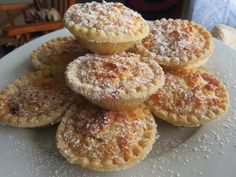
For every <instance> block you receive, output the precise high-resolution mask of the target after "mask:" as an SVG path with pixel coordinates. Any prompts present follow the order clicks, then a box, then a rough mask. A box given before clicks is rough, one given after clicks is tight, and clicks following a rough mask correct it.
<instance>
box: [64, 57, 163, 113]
mask: <svg viewBox="0 0 236 177" xmlns="http://www.w3.org/2000/svg"><path fill="white" fill-rule="evenodd" d="M65 74H66V81H67V84H68V86H69V87H70V88H71V89H72V90H73V91H74V92H76V93H78V94H81V95H82V96H84V97H86V98H87V99H88V100H90V101H91V102H93V103H94V104H96V105H98V106H100V107H103V108H107V109H112V110H123V109H130V108H134V107H136V106H137V105H139V104H141V103H142V102H143V101H145V100H146V99H148V97H149V96H151V95H152V94H153V93H155V92H156V91H157V89H158V88H160V87H161V86H162V85H163V83H164V72H163V71H162V68H161V67H160V66H159V65H158V63H157V62H156V61H155V60H151V59H149V58H147V57H142V56H140V55H138V54H133V53H124V52H123V53H120V54H114V55H97V54H87V55H85V56H81V57H78V59H76V60H74V61H73V62H71V63H69V65H68V67H67V70H66V73H65Z"/></svg>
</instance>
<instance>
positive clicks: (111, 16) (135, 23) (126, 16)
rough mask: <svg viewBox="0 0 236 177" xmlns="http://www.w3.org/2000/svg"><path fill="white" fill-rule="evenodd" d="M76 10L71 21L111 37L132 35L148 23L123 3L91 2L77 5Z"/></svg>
mask: <svg viewBox="0 0 236 177" xmlns="http://www.w3.org/2000/svg"><path fill="white" fill-rule="evenodd" d="M76 9H77V10H76V12H75V13H74V14H72V15H71V16H70V18H71V19H70V20H71V21H74V22H75V24H77V25H79V26H84V27H88V28H93V29H94V30H97V31H98V32H100V31H102V32H108V33H109V35H111V36H112V35H116V34H118V33H124V34H131V33H132V32H133V30H134V29H135V30H138V29H141V28H142V27H143V25H144V24H145V23H146V22H145V21H144V20H143V18H142V17H141V15H140V14H138V13H137V12H134V11H133V10H131V9H129V8H127V7H125V6H124V5H123V4H121V3H113V2H110V3H107V2H103V3H97V2H91V3H84V4H77V6H76ZM145 25H146V24H145Z"/></svg>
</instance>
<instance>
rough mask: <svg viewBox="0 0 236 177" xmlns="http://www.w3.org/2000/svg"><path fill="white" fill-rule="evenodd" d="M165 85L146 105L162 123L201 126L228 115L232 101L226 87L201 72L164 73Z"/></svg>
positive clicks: (187, 70) (190, 70)
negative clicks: (163, 121) (230, 101)
mask: <svg viewBox="0 0 236 177" xmlns="http://www.w3.org/2000/svg"><path fill="white" fill-rule="evenodd" d="M165 78H166V82H165V85H164V86H163V87H162V88H161V89H159V90H158V91H157V92H156V93H155V94H153V95H152V96H151V97H150V98H149V99H148V100H147V101H146V103H147V105H148V106H149V107H150V108H151V111H152V112H153V113H154V114H155V115H156V116H157V117H158V118H160V119H163V120H165V121H167V122H169V123H171V124H174V125H176V126H199V125H204V124H205V123H207V122H208V121H211V120H214V119H216V118H218V117H219V116H221V115H222V114H223V113H225V112H226V111H227V108H228V104H229V100H228V91H227V89H226V88H225V86H224V85H223V84H222V83H221V82H220V81H219V80H218V79H217V78H216V77H215V76H214V75H212V74H210V73H208V72H206V71H204V70H201V69H190V68H189V69H178V70H174V71H173V70H172V71H166V72H165Z"/></svg>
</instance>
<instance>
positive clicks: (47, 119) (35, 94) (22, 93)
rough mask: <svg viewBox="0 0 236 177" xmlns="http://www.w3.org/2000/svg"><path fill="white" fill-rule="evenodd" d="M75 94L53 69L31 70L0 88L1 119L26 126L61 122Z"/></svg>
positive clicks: (14, 124) (3, 121) (1, 120)
mask: <svg viewBox="0 0 236 177" xmlns="http://www.w3.org/2000/svg"><path fill="white" fill-rule="evenodd" d="M73 95H74V94H73V93H72V92H71V91H70V89H69V88H68V87H67V86H66V85H62V84H61V83H60V82H58V81H56V80H55V79H53V78H52V76H51V74H50V72H49V71H37V72H33V73H30V74H27V75H25V76H23V77H22V78H20V79H17V80H15V81H14V82H13V83H12V84H10V85H8V86H7V87H6V88H5V89H3V90H2V91H1V92H0V123H2V124H4V125H10V126H14V127H25V128H26V127H41V126H46V125H50V124H54V123H57V122H58V121H59V120H60V118H61V117H62V116H63V115H64V113H65V111H66V110H67V109H68V108H69V106H70V105H71V104H72V98H74V97H73Z"/></svg>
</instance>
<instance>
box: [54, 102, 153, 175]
mask: <svg viewBox="0 0 236 177" xmlns="http://www.w3.org/2000/svg"><path fill="white" fill-rule="evenodd" d="M156 132H157V131H156V123H155V121H154V118H153V116H152V114H151V112H150V111H149V110H148V109H147V108H146V107H145V105H143V104H142V105H140V106H139V107H137V108H135V109H133V110H130V111H109V110H105V109H101V108H99V107H96V106H94V105H92V104H84V105H83V106H81V107H77V106H72V107H71V109H70V110H69V111H68V112H67V113H66V114H65V116H64V118H63V119H62V122H61V123H60V125H59V127H58V130H57V136H56V139H57V147H58V149H59V150H60V152H61V154H62V155H63V156H64V157H65V158H66V159H67V160H68V161H69V162H70V163H73V164H79V165H81V166H82V167H86V168H89V169H92V170H96V171H114V170H121V169H124V168H127V167H129V166H132V165H134V164H136V163H138V162H139V161H141V160H142V159H143V158H144V157H145V156H146V155H147V154H148V153H149V152H150V150H151V149H152V145H153V143H154V141H155V137H156Z"/></svg>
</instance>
